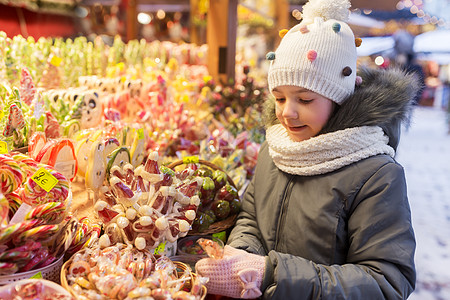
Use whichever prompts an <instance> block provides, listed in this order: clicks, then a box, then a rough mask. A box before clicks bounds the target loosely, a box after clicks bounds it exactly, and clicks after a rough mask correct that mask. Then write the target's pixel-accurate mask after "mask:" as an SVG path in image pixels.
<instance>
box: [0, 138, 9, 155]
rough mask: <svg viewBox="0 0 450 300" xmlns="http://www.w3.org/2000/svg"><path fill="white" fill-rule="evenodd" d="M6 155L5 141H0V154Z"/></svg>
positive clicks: (6, 145)
mask: <svg viewBox="0 0 450 300" xmlns="http://www.w3.org/2000/svg"><path fill="white" fill-rule="evenodd" d="M6 153H8V144H7V143H6V142H5V141H0V154H6Z"/></svg>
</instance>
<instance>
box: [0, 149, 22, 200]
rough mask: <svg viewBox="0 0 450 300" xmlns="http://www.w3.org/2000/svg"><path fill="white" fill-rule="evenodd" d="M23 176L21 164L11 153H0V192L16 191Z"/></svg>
mask: <svg viewBox="0 0 450 300" xmlns="http://www.w3.org/2000/svg"><path fill="white" fill-rule="evenodd" d="M22 178H23V175H22V170H21V169H20V167H19V164H18V163H17V162H16V161H15V160H14V159H13V158H12V157H10V156H9V155H6V154H0V192H1V193H3V194H7V193H11V192H14V191H15V190H17V188H18V187H19V186H20V185H21V184H22Z"/></svg>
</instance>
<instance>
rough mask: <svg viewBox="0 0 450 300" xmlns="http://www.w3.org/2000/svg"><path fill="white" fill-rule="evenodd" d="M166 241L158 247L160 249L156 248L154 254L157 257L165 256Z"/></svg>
mask: <svg viewBox="0 0 450 300" xmlns="http://www.w3.org/2000/svg"><path fill="white" fill-rule="evenodd" d="M166 243H167V242H166V241H164V242H162V243H160V244H159V245H158V247H156V249H155V251H154V252H153V254H155V255H163V254H164V250H165V249H166Z"/></svg>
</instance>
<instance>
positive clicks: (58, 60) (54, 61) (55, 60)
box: [50, 56, 62, 67]
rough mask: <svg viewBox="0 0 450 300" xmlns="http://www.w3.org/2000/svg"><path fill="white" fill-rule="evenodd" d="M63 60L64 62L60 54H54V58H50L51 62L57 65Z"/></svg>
mask: <svg viewBox="0 0 450 300" xmlns="http://www.w3.org/2000/svg"><path fill="white" fill-rule="evenodd" d="M61 62H62V58H61V57H58V56H53V57H52V59H51V60H50V63H51V64H52V65H54V66H55V67H59V65H60V64H61Z"/></svg>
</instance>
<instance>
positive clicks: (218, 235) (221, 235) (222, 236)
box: [212, 231, 227, 243]
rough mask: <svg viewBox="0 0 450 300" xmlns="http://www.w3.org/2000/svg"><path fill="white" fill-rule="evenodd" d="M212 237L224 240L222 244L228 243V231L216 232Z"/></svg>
mask: <svg viewBox="0 0 450 300" xmlns="http://www.w3.org/2000/svg"><path fill="white" fill-rule="evenodd" d="M212 236H213V237H214V238H217V239H219V240H222V242H224V243H226V241H227V232H226V231H221V232H216V233H213V234H212Z"/></svg>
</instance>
